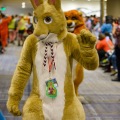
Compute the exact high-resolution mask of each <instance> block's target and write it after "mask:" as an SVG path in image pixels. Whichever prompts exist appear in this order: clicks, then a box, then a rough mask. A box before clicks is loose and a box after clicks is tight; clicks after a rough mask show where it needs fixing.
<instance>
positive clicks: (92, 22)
mask: <svg viewBox="0 0 120 120" xmlns="http://www.w3.org/2000/svg"><path fill="white" fill-rule="evenodd" d="M32 22H33V21H32V15H31V14H30V13H29V14H28V15H27V16H24V15H12V16H6V15H4V14H3V13H2V12H0V53H2V54H4V53H5V51H6V49H5V47H7V46H8V44H9V43H11V44H15V41H17V42H16V43H17V45H18V46H21V45H23V43H24V40H25V38H26V37H27V36H28V35H30V34H31V33H32V32H33V29H34V28H33V24H32ZM85 24H86V27H87V28H88V30H90V31H91V32H92V33H93V34H94V35H95V36H96V37H97V39H98V41H97V43H96V49H97V51H98V55H99V63H100V67H101V66H102V67H103V69H104V72H111V76H114V75H117V78H115V79H114V80H113V81H119V82H120V55H119V53H120V18H116V19H113V18H112V16H106V17H105V20H104V21H103V24H102V25H101V24H100V18H99V17H96V16H95V15H92V16H86V17H85Z"/></svg>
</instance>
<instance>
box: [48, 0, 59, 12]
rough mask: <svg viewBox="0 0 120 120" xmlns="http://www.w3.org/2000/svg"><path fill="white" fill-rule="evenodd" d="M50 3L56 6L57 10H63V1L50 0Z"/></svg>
mask: <svg viewBox="0 0 120 120" xmlns="http://www.w3.org/2000/svg"><path fill="white" fill-rule="evenodd" d="M48 3H49V4H51V5H54V6H55V8H56V9H57V10H60V9H61V0H48Z"/></svg>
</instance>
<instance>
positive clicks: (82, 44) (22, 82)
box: [7, 0, 98, 120]
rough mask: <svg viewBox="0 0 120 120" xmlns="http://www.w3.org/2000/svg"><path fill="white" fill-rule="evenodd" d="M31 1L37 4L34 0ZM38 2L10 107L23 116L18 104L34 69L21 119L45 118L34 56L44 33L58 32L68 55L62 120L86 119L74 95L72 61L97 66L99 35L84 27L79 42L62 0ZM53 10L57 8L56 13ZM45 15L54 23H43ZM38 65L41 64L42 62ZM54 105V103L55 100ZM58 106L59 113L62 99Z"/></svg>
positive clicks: (39, 119) (90, 67) (12, 84)
mask: <svg viewBox="0 0 120 120" xmlns="http://www.w3.org/2000/svg"><path fill="white" fill-rule="evenodd" d="M32 3H34V0H33V1H32ZM39 3H41V4H40V5H39V6H37V7H36V4H35V3H34V5H33V7H34V6H35V8H34V9H35V10H34V15H35V16H36V17H37V19H38V22H37V23H36V25H35V30H34V33H33V34H32V35H30V36H29V37H28V38H27V39H26V40H25V43H24V46H23V49H22V52H21V56H20V60H19V62H18V64H17V67H16V70H15V73H14V75H13V78H12V81H11V86H10V89H9V97H8V101H7V108H8V110H9V112H11V113H12V114H13V115H16V116H19V115H21V112H20V110H19V103H20V100H21V98H22V95H23V92H24V88H25V86H26V84H27V82H28V79H29V77H30V75H31V72H33V82H32V89H31V93H30V96H29V97H28V99H27V100H26V102H25V105H24V107H23V111H22V119H23V120H45V115H44V113H43V100H42V99H41V97H40V96H41V95H40V89H39V88H40V85H39V79H38V75H37V72H36V64H35V57H36V53H37V51H38V48H37V44H38V42H39V40H40V42H41V41H44V40H45V39H43V37H45V35H47V36H49V34H48V33H55V34H57V38H58V39H59V42H60V43H61V42H62V43H63V45H64V52H65V55H66V58H67V59H66V63H67V66H66V73H65V80H64V81H65V82H64V94H65V96H64V98H65V99H64V101H65V104H64V111H63V116H62V120H85V112H84V109H83V107H82V104H81V103H80V101H79V100H78V98H77V96H76V94H75V89H74V83H73V80H72V74H71V73H72V61H73V59H75V60H76V61H78V62H79V63H80V64H81V65H82V66H83V67H84V68H86V69H88V70H94V69H96V68H97V67H98V55H97V51H96V49H95V47H94V46H95V42H96V38H95V37H94V36H93V35H92V34H91V33H90V32H89V31H87V30H82V31H81V33H80V35H78V36H77V39H78V42H77V39H76V37H75V36H74V35H73V34H71V33H68V32H67V30H66V22H65V21H66V20H65V17H64V13H63V12H62V10H61V9H60V0H56V3H54V1H53V3H52V2H51V1H50V0H49V3H48V2H42V0H39ZM57 3H59V4H57ZM57 8H58V9H57ZM52 11H54V13H53V12H52ZM46 15H48V16H52V18H53V22H52V23H50V24H45V23H44V21H43V20H44V17H45V16H46ZM58 16H59V17H58ZM56 17H57V18H56ZM59 23H60V24H59ZM41 36H42V39H41ZM39 38H40V39H39ZM75 41H76V42H75ZM46 42H47V41H46ZM37 66H39V64H38V65H37ZM63 67H65V66H63ZM40 69H42V68H40ZM59 74H60V73H59ZM59 95H60V93H59ZM58 102H59V101H58ZM48 104H49V103H48ZM52 104H53V105H54V100H53V103H52ZM56 107H57V108H58V111H56V112H57V114H58V115H59V107H60V102H59V105H58V106H56ZM51 109H52V108H51ZM51 116H54V114H51ZM50 120H51V119H50Z"/></svg>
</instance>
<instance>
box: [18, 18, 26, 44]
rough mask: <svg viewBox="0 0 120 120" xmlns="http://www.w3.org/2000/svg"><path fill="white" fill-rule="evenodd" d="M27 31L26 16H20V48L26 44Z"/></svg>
mask: <svg viewBox="0 0 120 120" xmlns="http://www.w3.org/2000/svg"><path fill="white" fill-rule="evenodd" d="M25 30H26V21H25V20H24V16H20V20H19V22H18V26H17V31H18V46H20V45H21V42H22V45H23V43H24V32H25Z"/></svg>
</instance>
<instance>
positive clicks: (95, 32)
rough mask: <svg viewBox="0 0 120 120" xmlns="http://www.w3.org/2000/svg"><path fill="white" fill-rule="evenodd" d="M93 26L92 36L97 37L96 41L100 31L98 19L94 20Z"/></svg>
mask: <svg viewBox="0 0 120 120" xmlns="http://www.w3.org/2000/svg"><path fill="white" fill-rule="evenodd" d="M95 23H96V24H95V25H94V27H93V31H92V32H93V34H94V35H95V36H96V37H97V39H98V36H99V29H100V19H99V18H96V19H95Z"/></svg>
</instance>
